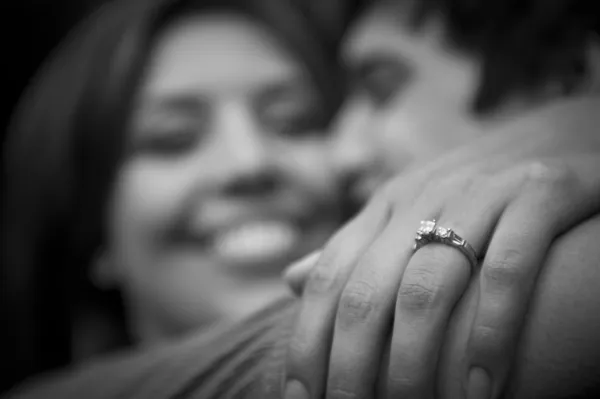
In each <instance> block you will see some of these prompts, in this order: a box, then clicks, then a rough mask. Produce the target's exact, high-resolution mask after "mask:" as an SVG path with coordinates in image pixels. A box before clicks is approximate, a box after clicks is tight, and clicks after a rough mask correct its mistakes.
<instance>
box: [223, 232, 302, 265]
mask: <svg viewBox="0 0 600 399" xmlns="http://www.w3.org/2000/svg"><path fill="white" fill-rule="evenodd" d="M299 236H300V234H299V232H298V230H297V229H296V228H295V227H294V226H291V225H290V224H285V223H256V224H251V225H244V226H242V227H240V228H237V229H233V230H231V231H228V232H225V233H223V234H221V235H220V236H219V238H218V239H217V240H216V245H215V251H216V253H217V254H218V255H219V256H220V257H222V258H227V259H232V260H236V261H259V260H261V259H267V258H271V257H276V256H281V255H285V254H287V253H288V252H290V251H291V250H292V249H293V248H294V247H295V246H296V243H297V242H298V241H299V239H300V237H299Z"/></svg>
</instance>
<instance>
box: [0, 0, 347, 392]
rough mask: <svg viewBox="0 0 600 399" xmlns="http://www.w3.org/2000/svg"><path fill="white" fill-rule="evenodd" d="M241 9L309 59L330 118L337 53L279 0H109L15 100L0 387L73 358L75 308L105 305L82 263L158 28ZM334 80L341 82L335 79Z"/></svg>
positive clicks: (116, 308) (91, 247) (338, 86)
mask: <svg viewBox="0 0 600 399" xmlns="http://www.w3.org/2000/svg"><path fill="white" fill-rule="evenodd" d="M210 10H215V11H217V10H231V11H232V12H239V13H243V14H246V15H248V16H249V17H251V18H253V19H255V20H257V21H259V22H260V23H262V24H264V25H265V26H266V27H267V28H268V29H270V30H271V31H273V32H276V37H277V38H278V39H279V40H280V41H281V42H282V44H283V45H284V46H286V47H287V48H288V50H289V51H291V52H292V54H294V55H296V56H297V59H298V60H299V61H300V62H302V63H304V66H305V67H306V70H307V71H308V72H309V75H310V76H311V77H312V79H313V80H314V81H315V83H316V86H317V88H318V89H319V90H320V92H321V94H322V95H323V98H324V99H325V102H324V104H325V107H327V108H328V112H329V114H330V115H331V116H332V115H333V114H334V112H335V111H336V109H337V107H338V106H339V104H340V103H341V100H342V98H343V84H342V83H343V82H342V81H341V77H342V76H343V74H341V73H339V72H338V71H337V68H338V67H339V65H338V62H337V55H336V54H337V51H336V49H335V48H333V45H331V44H328V43H327V42H326V41H323V40H321V38H320V37H319V36H318V35H317V32H318V30H316V29H313V26H312V23H311V21H310V20H309V19H308V18H306V17H305V16H303V15H301V13H298V12H296V10H295V9H294V8H293V4H292V3H291V2H288V1H286V0H187V1H178V0H156V1H148V0H143V1H135V0H133V1H115V2H112V3H110V4H107V5H105V6H104V7H102V8H100V9H99V10H98V11H97V12H96V13H94V14H93V15H92V16H91V17H90V18H89V19H87V20H86V21H84V22H83V23H82V24H81V25H80V26H79V27H78V28H76V29H75V30H74V31H73V32H72V33H71V34H70V36H69V37H68V40H66V41H65V43H64V45H62V46H60V47H59V48H58V49H57V50H56V51H55V53H54V54H53V56H52V57H51V58H50V60H49V61H48V62H47V63H46V64H45V65H43V68H41V70H40V73H39V74H38V76H37V77H36V78H35V79H34V80H33V82H32V84H31V87H30V88H29V90H27V91H26V93H25V95H24V97H23V98H22V101H21V104H20V106H19V107H18V109H17V111H16V113H15V115H14V117H13V119H12V123H11V127H10V129H9V133H8V136H7V140H6V142H5V145H4V154H3V176H2V186H3V187H2V194H1V195H2V225H3V229H4V231H3V234H2V238H1V251H2V264H1V266H0V268H1V269H0V270H1V283H2V289H1V292H2V309H1V310H2V312H1V315H2V326H3V328H2V336H1V337H0V338H1V339H0V342H1V345H3V348H2V352H1V353H2V360H3V367H2V371H1V372H2V379H1V382H2V385H1V386H0V390H4V389H6V388H8V387H10V386H11V385H13V384H14V383H15V382H17V381H19V380H21V379H22V378H23V377H25V376H27V375H30V374H32V373H36V372H39V371H42V370H46V369H49V368H53V367H57V366H61V365H65V364H67V363H68V362H69V361H70V360H71V353H70V347H71V335H72V322H73V317H74V313H75V312H76V309H77V307H78V306H82V303H83V302H85V301H91V302H93V303H101V304H102V305H103V306H106V305H111V306H112V308H113V309H112V310H113V315H114V314H115V313H114V312H117V315H118V319H119V320H120V322H123V315H122V314H120V315H119V314H118V312H122V306H121V304H120V299H119V298H118V296H115V295H112V296H109V295H108V294H106V293H102V292H100V291H98V290H95V289H94V288H93V286H92V284H90V283H89V281H88V278H87V275H88V265H90V263H91V262H92V261H93V259H94V256H95V254H97V251H98V250H99V249H101V248H102V243H103V241H104V220H105V211H106V205H107V201H108V199H109V196H110V192H111V189H112V184H113V181H114V179H115V176H116V174H117V172H118V169H119V166H120V164H121V161H122V158H123V156H124V147H125V140H126V137H125V136H126V135H125V126H126V123H127V119H128V116H129V113H130V111H131V106H132V102H133V96H134V94H135V91H136V88H137V87H138V85H139V83H140V79H141V77H142V76H143V72H144V66H145V64H146V60H147V57H148V54H149V51H150V49H151V47H152V44H153V40H154V38H155V34H156V33H157V32H158V31H159V30H160V29H161V28H162V27H163V25H164V24H165V23H167V22H168V21H169V20H170V19H171V18H173V17H176V16H177V15H179V14H183V13H189V12H204V11H210ZM337 79H340V80H337Z"/></svg>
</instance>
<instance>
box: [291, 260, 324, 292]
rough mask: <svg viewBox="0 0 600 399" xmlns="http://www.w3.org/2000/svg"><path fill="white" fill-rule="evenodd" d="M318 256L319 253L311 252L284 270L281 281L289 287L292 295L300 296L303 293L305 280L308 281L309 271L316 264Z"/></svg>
mask: <svg viewBox="0 0 600 399" xmlns="http://www.w3.org/2000/svg"><path fill="white" fill-rule="evenodd" d="M320 256H321V251H315V252H311V253H310V254H308V255H306V256H305V257H303V258H301V259H300V260H298V261H296V262H294V263H292V264H291V265H290V266H288V267H287V268H286V269H285V270H284V272H283V276H282V277H283V281H285V282H286V284H287V285H288V287H290V289H291V290H292V292H293V293H294V295H296V296H301V295H302V291H304V285H305V284H306V280H308V276H309V275H310V271H311V270H312V269H313V267H314V266H315V265H316V264H317V261H318V260H319V257H320Z"/></svg>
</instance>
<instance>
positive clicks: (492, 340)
mask: <svg viewBox="0 0 600 399" xmlns="http://www.w3.org/2000/svg"><path fill="white" fill-rule="evenodd" d="M469 341H470V342H469V346H470V351H471V353H472V354H473V355H476V356H491V355H493V354H496V353H498V352H500V351H501V350H502V344H503V342H504V339H503V337H502V334H501V332H500V330H499V329H498V328H495V327H492V326H486V325H478V326H475V327H474V328H473V331H472V332H471V338H470V340H469Z"/></svg>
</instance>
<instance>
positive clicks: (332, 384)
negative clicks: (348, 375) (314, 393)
mask: <svg viewBox="0 0 600 399" xmlns="http://www.w3.org/2000/svg"><path fill="white" fill-rule="evenodd" d="M327 385H328V386H327V397H328V398H332V399H333V398H335V399H355V398H360V397H361V395H360V393H359V392H356V391H355V390H354V389H351V388H349V384H348V382H347V381H346V380H345V379H342V380H338V379H335V380H330V381H329V383H328V384H327Z"/></svg>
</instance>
